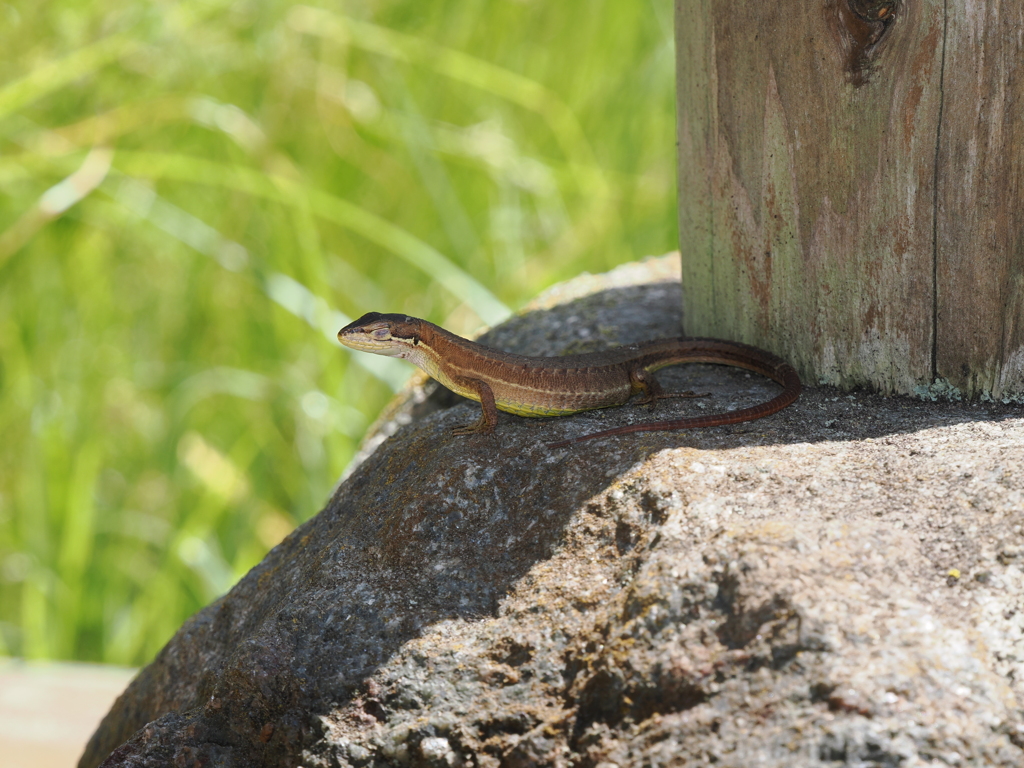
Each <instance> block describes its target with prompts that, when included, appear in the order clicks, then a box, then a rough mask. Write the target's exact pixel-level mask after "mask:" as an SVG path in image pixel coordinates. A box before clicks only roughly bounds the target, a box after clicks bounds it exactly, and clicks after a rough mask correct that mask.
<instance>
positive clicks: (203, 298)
mask: <svg viewBox="0 0 1024 768" xmlns="http://www.w3.org/2000/svg"><path fill="white" fill-rule="evenodd" d="M126 6H127V7H126ZM0 50H3V52H4V54H3V56H0V654H12V655H22V656H26V657H30V658H61V659H83V660H101V661H107V662H116V663H122V664H141V663H144V662H146V661H147V660H148V659H150V658H151V657H152V656H153V654H154V653H155V652H156V651H157V650H159V648H160V647H161V646H162V645H163V643H164V642H166V640H167V639H168V637H169V636H170V635H171V634H172V633H173V632H174V631H175V630H176V629H177V627H178V626H179V625H180V624H181V622H182V621H184V620H185V619H186V618H187V617H188V616H189V615H190V614H191V613H193V612H194V611H196V610H197V609H199V608H200V607H202V606H203V605H204V604H206V603H208V602H209V601H210V600H212V599H214V598H215V597H217V596H218V595H220V594H223V593H224V592H225V591H226V590H227V589H228V588H229V587H230V586H231V585H232V584H233V583H234V581H235V580H237V579H238V578H239V577H240V576H241V575H242V574H244V573H245V572H246V571H247V570H248V569H249V568H251V567H252V566H253V565H254V564H255V563H256V562H258V561H259V559H260V558H261V557H262V555H263V554H264V553H265V552H266V550H267V549H268V548H269V547H271V546H273V545H274V544H275V543H276V542H277V541H279V540H280V539H281V538H282V537H283V536H284V535H285V534H286V533H287V532H288V530H290V529H291V528H292V527H293V526H294V525H296V524H297V523H299V522H301V521H302V520H304V519H306V518H308V517H310V516H311V515H312V514H315V513H316V511H317V510H318V509H319V508H320V507H321V506H322V504H323V503H324V501H325V499H326V498H327V496H328V495H329V493H330V491H331V488H332V485H333V484H334V482H335V481H336V479H337V478H338V476H339V475H340V474H341V472H342V471H343V469H344V467H345V466H346V464H347V463H348V462H349V460H350V458H351V457H352V455H353V452H354V450H355V449H356V447H357V445H358V441H359V438H360V436H361V435H362V433H363V431H364V429H365V428H366V426H367V424H368V423H369V422H370V421H371V420H372V419H373V417H374V415H375V414H376V413H377V412H378V411H379V410H380V409H381V407H382V406H383V405H384V403H385V402H386V400H387V399H388V397H389V396H390V394H391V392H392V391H393V389H395V388H396V387H397V386H399V385H400V383H401V382H402V380H403V379H404V377H405V376H406V375H407V373H408V371H407V370H406V369H405V368H403V367H402V366H401V364H400V363H396V362H395V361H387V360H383V359H378V358H372V359H357V358H355V357H350V356H349V354H348V353H347V352H345V351H343V350H342V349H341V348H340V347H339V346H338V344H337V342H336V341H335V340H334V334H335V333H336V331H337V329H338V328H339V327H340V325H341V324H343V323H344V322H347V320H348V319H349V318H352V317H356V316H359V315H360V314H362V313H364V312H366V311H370V310H378V311H395V312H407V313H410V314H414V315H418V316H422V317H426V318H429V319H431V320H433V321H435V322H438V323H441V324H443V325H446V326H447V327H449V328H451V329H452V330H455V331H456V332H463V333H469V332H472V331H474V330H475V329H476V328H478V327H479V326H480V325H481V324H490V323H494V322H497V321H499V320H501V319H502V318H503V317H504V316H506V315H507V314H508V312H509V309H508V308H515V307H517V306H519V305H521V304H522V303H523V302H524V301H525V300H527V299H528V298H530V297H531V296H533V295H534V294H535V293H536V292H537V291H538V290H539V289H541V288H543V287H544V286H546V285H548V284H550V283H552V282H555V281H557V280H561V279H564V278H566V277H569V276H571V275H574V274H576V273H579V272H581V271H583V270H592V271H599V270H604V269H606V268H608V267H609V266H611V265H613V264H615V263H619V262H622V261H627V260H630V259H633V258H637V257H640V256H643V255H646V254H650V253H661V252H664V251H667V250H670V249H672V248H674V247H675V242H676V233H675V211H674V208H675V195H674V184H675V170H674V162H675V161H674V157H675V153H674V146H675V137H674V125H675V121H674V105H673V74H672V73H673V58H674V57H673V48H672V38H671V3H670V2H668V0H657V1H656V2H650V3H646V2H637V3H604V2H597V1H594V0H582V1H581V0H562V2H558V3H544V2H539V1H537V0H490V1H487V2H484V1H482V0H461V1H460V2H453V1H452V0H416V1H415V2H410V1H409V0H365V1H363V2H358V3H357V2H323V3H320V4H318V5H316V4H314V5H298V4H291V3H285V2H280V1H279V0H265V1H264V2H259V3H257V2H251V1H250V2H247V1H246V0H241V1H239V0H231V2H228V1H227V0H201V1H197V0H187V1H186V2H169V1H159V2H142V3H131V4H125V3H119V2H114V1H113V0H94V1H93V2H63V3H28V2H17V3H14V4H11V3H6V4H4V3H0ZM364 357H368V356H364ZM388 363H394V365H388Z"/></svg>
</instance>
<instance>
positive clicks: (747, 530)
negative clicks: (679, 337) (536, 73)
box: [80, 260, 1024, 768]
mask: <svg viewBox="0 0 1024 768" xmlns="http://www.w3.org/2000/svg"><path fill="white" fill-rule="evenodd" d="M668 268H669V267H668V266H667V262H665V261H664V260H662V261H654V262H647V263H645V264H644V265H642V266H636V265H633V266H631V267H629V268H627V269H623V270H618V271H616V272H615V273H611V274H610V275H608V276H604V277H603V278H587V279H586V280H584V281H583V283H584V284H585V286H586V289H587V290H597V291H599V292H597V293H594V294H592V295H590V296H587V297H584V298H578V294H579V293H580V292H581V291H580V290H579V287H578V286H579V284H577V286H576V287H570V288H568V289H564V290H562V291H560V292H556V294H554V295H552V296H549V297H547V299H546V300H545V301H542V302H541V303H540V305H541V306H545V307H547V308H546V309H543V310H540V311H539V312H538V313H533V314H530V315H527V316H524V317H520V318H516V319H515V320H513V321H511V322H510V323H508V324H507V325H506V326H503V327H502V328H500V329H497V330H496V331H494V332H492V334H491V336H490V339H489V340H490V342H491V343H494V344H495V345H497V346H501V347H504V348H507V349H514V350H516V351H520V352H526V353H535V354H547V353H555V352H562V351H585V350H587V349H594V348H600V347H602V346H610V345H614V344H617V343H625V342H629V341H634V340H639V339H643V338H653V337H656V336H659V335H672V334H674V333H675V332H676V329H677V328H678V323H679V315H678V309H677V307H678V286H677V285H676V284H674V283H671V282H667V283H666V282H657V283H654V284H648V285H631V283H636V282H642V281H643V280H645V279H651V276H652V275H653V276H655V277H658V276H661V277H664V276H665V271H666V269H668ZM584 292H585V291H584ZM567 296H568V297H570V298H572V297H576V299H577V300H576V301H575V302H574V303H572V304H568V305H563V306H558V305H557V302H558V301H559V300H561V299H564V298H566V297H567ZM661 378H662V380H663V381H664V382H665V383H666V384H668V385H669V386H671V387H678V388H693V389H709V390H711V391H713V392H714V393H715V396H714V397H712V398H710V399H709V400H708V401H678V402H676V401H669V402H668V403H662V404H659V408H658V414H657V417H658V418H667V417H670V416H673V415H677V414H682V413H683V412H694V411H698V410H699V409H701V408H705V409H715V410H720V409H724V408H732V407H738V406H742V405H744V404H747V403H749V402H752V401H753V400H754V399H757V398H764V397H765V396H766V395H768V394H770V393H771V392H772V391H774V389H775V385H773V384H769V383H766V382H763V381H761V380H760V379H759V378H758V377H756V376H749V375H747V374H746V373H744V372H742V371H736V370H733V369H726V368H720V367H715V366H689V367H686V368H679V369H673V370H672V371H666V372H664V375H661ZM413 395H414V396H410V397H408V398H406V400H405V401H404V405H402V406H401V407H397V408H396V409H395V411H394V412H393V414H392V415H393V416H394V417H395V421H392V422H390V426H388V425H381V429H380V432H381V433H382V434H385V433H389V432H394V435H393V436H392V437H391V438H390V439H388V440H386V442H383V444H380V442H381V438H377V439H375V440H371V441H370V442H369V443H368V450H367V456H366V457H365V458H364V460H363V461H362V463H361V464H359V465H358V467H357V468H356V469H355V470H354V471H352V472H351V474H350V475H349V476H348V478H347V479H346V481H345V482H344V483H343V484H342V485H341V486H340V487H339V489H338V491H337V492H336V493H335V495H334V497H333V498H332V499H331V500H330V502H329V504H328V505H327V507H326V509H325V510H324V511H323V512H321V513H320V514H319V515H318V516H317V517H315V518H313V519H312V520H310V521H309V522H308V523H306V524H305V525H303V526H302V527H301V528H299V529H298V530H296V531H295V532H294V533H293V534H292V535H291V536H290V537H289V538H288V539H287V540H286V541H284V542H283V543H282V544H281V545H280V546H278V547H277V548H275V549H274V550H273V551H272V552H271V553H270V554H269V555H268V556H267V558H266V560H264V562H263V563H261V564H260V565H259V566H257V567H256V568H255V569H253V571H252V572H251V573H249V574H248V575H247V576H246V577H245V578H244V579H243V580H242V581H241V582H240V583H239V584H238V585H237V586H236V587H235V588H234V589H233V590H232V591H231V592H230V593H229V594H228V595H227V596H225V597H224V598H223V599H221V600H219V601H218V602H216V603H214V604H213V605H211V606H209V607H208V608H206V609H205V610H203V611H201V612H200V613H199V614H197V615H196V616H195V617H194V618H193V619H191V620H190V621H189V622H188V623H187V624H186V625H185V626H184V627H183V628H182V629H181V630H180V632H179V633H178V634H177V636H175V638H174V639H173V640H172V641H171V642H170V643H168V645H167V647H166V648H165V649H164V650H163V651H162V652H161V654H160V655H159V656H158V658H157V659H156V660H155V661H154V662H153V663H152V664H151V665H150V666H149V667H147V668H146V669H145V670H143V672H142V673H141V674H140V676H139V677H138V679H136V680H135V681H134V682H133V684H132V685H131V686H130V687H129V689H128V690H127V691H126V693H125V694H124V696H123V697H122V698H121V699H120V700H119V701H118V703H117V704H116V705H115V707H114V709H113V710H112V711H111V713H110V714H109V715H108V717H107V718H106V720H105V721H104V723H103V725H102V726H101V728H100V729H99V731H98V732H97V733H96V735H95V736H94V738H93V741H92V743H91V745H90V747H89V749H88V750H87V752H86V754H85V756H84V757H83V758H82V761H81V763H80V765H81V766H83V767H91V766H94V765H97V764H99V763H100V762H101V761H103V760H104V758H106V757H107V755H108V754H109V753H110V752H111V750H114V751H113V754H110V756H109V758H107V760H106V762H105V763H104V764H105V765H108V766H157V765H160V766H165V765H176V766H192V765H196V766H198V765H216V766H252V765H269V766H291V765H304V766H310V767H311V768H312V767H314V766H315V767H317V768H319V767H321V766H323V767H327V766H330V767H331V768H337V767H339V766H349V765H351V766H355V767H356V768H364V767H372V766H409V767H411V768H418V767H420V766H423V767H431V768H444V767H448V768H458V767H459V766H480V767H481V768H492V767H494V768H497V767H498V766H503V767H504V768H528V767H531V766H545V765H559V766H561V765H574V766H584V767H585V768H614V766H634V765H635V766H655V765H657V766H671V765H675V766H688V765H704V764H708V765H710V764H714V765H719V766H735V767H736V768H741V767H742V768H750V767H751V766H778V767H779V768H782V767H783V766H785V767H787V768H789V767H792V766H819V765H820V766H824V765H828V766H836V765H848V766H897V765H899V766H947V765H958V766H1019V765H1022V764H1024V749H1022V747H1024V716H1022V711H1021V705H1022V702H1024V612H1022V611H1021V607H1022V606H1021V603H1022V596H1024V572H1022V566H1024V535H1022V525H1024V481H1022V479H1021V478H1024V418H1022V412H1021V408H1020V407H1019V406H1007V405H1001V404H993V403H987V404H980V405H972V406H965V405H961V404H956V403H925V402H920V401H913V400H908V399H900V398H890V399H886V398H882V397H878V396H875V395H868V394H863V393H854V394H850V395H847V394H842V393H839V392H836V391H834V390H829V389H817V390H813V389H812V390H809V391H808V392H806V393H805V395H804V396H803V397H802V398H801V400H800V401H799V402H798V403H797V404H796V405H795V406H794V407H792V408H790V409H787V410H786V411H784V412H783V413H781V414H778V415H777V416H774V417H771V418H769V419H766V420H762V421H759V422H752V423H747V424H740V425H736V426H732V427H721V428H716V429H709V430H704V431H699V432H697V431H695V432H687V433H661V434H659V433H649V434H644V435H635V436H627V437H625V438H620V439H617V440H609V441H604V442H594V443H585V444H581V445H579V446H576V447H574V448H571V449H563V450H558V451H551V450H549V449H548V448H546V447H545V445H544V441H550V440H555V439H559V438H562V437H566V436H569V435H571V434H582V433H585V432H590V431H594V430H595V429H598V428H604V427H607V426H611V425H613V424H620V423H624V422H625V421H627V420H630V419H642V420H646V419H650V418H654V417H653V416H652V415H651V414H650V413H649V411H648V410H647V409H645V408H639V407H627V408H625V409H615V410H612V411H605V412H600V413H595V414H587V415H580V416H576V417H570V418H564V419H558V420H527V419H519V418H515V417H511V416H507V415H504V414H503V415H502V417H501V421H500V424H499V431H498V434H497V435H496V436H494V437H486V436H473V437H468V438H453V437H451V436H450V435H449V431H450V430H451V429H452V428H453V427H454V426H457V425H460V424H463V423H467V422H469V421H472V420H473V419H475V418H476V412H475V409H476V408H477V407H478V406H476V405H475V404H474V405H470V404H462V405H458V406H457V407H453V408H448V409H441V410H437V402H438V401H439V400H440V399H442V398H440V397H439V396H436V395H432V396H429V397H424V396H422V395H420V396H415V393H413ZM403 424H404V425H403ZM396 425H398V426H396ZM133 734H134V735H133ZM122 742H125V743H124V744H123V745H122V746H118V745H119V744H121V743H122Z"/></svg>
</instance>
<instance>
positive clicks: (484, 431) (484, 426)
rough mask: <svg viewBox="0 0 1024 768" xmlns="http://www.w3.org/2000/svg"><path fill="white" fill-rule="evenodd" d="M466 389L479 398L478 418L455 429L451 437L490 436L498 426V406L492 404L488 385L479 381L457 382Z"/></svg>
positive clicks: (491, 395) (491, 393)
mask: <svg viewBox="0 0 1024 768" xmlns="http://www.w3.org/2000/svg"><path fill="white" fill-rule="evenodd" d="M459 383H460V384H462V385H464V386H465V387H466V388H467V389H471V390H473V391H474V392H476V393H477V394H478V395H479V396H480V410H481V413H480V418H479V419H477V420H476V421H474V422H473V423H472V424H466V425H465V426H463V427H457V428H455V429H453V430H452V434H453V435H477V434H481V435H490V434H492V433H493V432H494V427H495V426H496V425H497V424H498V406H497V405H495V403H494V392H492V391H491V387H490V385H488V384H487V382H486V381H482V380H480V379H463V380H462V381H460V382H459Z"/></svg>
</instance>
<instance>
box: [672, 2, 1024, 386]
mask: <svg viewBox="0 0 1024 768" xmlns="http://www.w3.org/2000/svg"><path fill="white" fill-rule="evenodd" d="M676 8H677V16H676V18H677V21H676V27H677V57H678V92H679V176H680V192H679V207H680V240H681V248H682V252H683V286H684V316H685V326H686V327H685V331H686V332H687V333H690V334H694V335H712V336H724V337H727V338H734V339H738V340H743V341H747V342H749V343H753V344H756V345H758V346H763V347H766V348H769V349H771V350H773V351H774V352H776V353H778V354H781V355H783V356H785V357H787V358H788V359H790V360H791V361H792V362H793V363H794V364H795V365H797V367H798V368H799V370H800V371H801V373H802V374H803V376H804V377H805V378H806V379H807V380H808V381H811V382H815V381H817V382H823V383H829V384H835V385H838V386H841V387H853V386H868V387H871V388H875V389H878V390H880V391H882V392H887V393H895V392H902V393H912V392H915V391H919V392H920V391H921V390H922V388H928V387H930V386H932V385H933V384H934V382H935V381H936V380H937V379H945V380H947V381H948V384H950V385H952V386H953V387H955V388H957V389H958V390H959V391H960V392H962V393H963V394H964V395H967V396H972V397H973V396H979V395H983V394H988V395H990V396H993V397H1004V396H1008V395H1014V394H1024V370H1022V364H1024V232H1022V230H1024V211H1022V206H1021V202H1020V192H1021V175H1022V173H1024V148H1022V144H1021V141H1022V140H1024V135H1022V132H1024V128H1022V124H1021V121H1022V119H1024V86H1022V84H1021V78H1020V76H1019V75H1018V74H1017V70H1018V69H1019V67H1020V66H1021V63H1022V62H1024V55H1022V49H1021V40H1022V37H1021V35H1022V32H1021V30H1022V29H1024V19H1022V18H1021V14H1022V13H1024V11H1022V9H1021V5H1020V3H1013V4H1011V3H1009V2H999V1H998V0H988V1H987V2H983V1H982V0H979V1H978V2H968V3H967V8H963V7H953V5H952V4H950V7H949V8H948V9H947V8H946V7H945V4H944V3H943V2H941V0H923V1H921V2H895V1H894V0H883V1H882V2H879V1H878V0H826V1H825V2H823V3H821V4H817V5H816V4H807V3H806V2H797V0H778V1H777V2H773V3H733V2H727V1H726V0H677V4H676Z"/></svg>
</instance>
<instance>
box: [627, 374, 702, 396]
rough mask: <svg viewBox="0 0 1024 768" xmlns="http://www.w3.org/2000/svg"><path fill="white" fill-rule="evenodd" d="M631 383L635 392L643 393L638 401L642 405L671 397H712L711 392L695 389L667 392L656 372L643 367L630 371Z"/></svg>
mask: <svg viewBox="0 0 1024 768" xmlns="http://www.w3.org/2000/svg"><path fill="white" fill-rule="evenodd" d="M629 383H630V386H631V387H632V388H633V392H634V393H635V394H639V395H641V397H640V399H639V400H638V401H637V402H638V403H640V405H654V404H655V403H656V402H657V401H658V400H666V399H668V398H670V397H710V396H711V393H710V392H704V393H702V394H697V393H696V392H694V391H693V390H687V391H686V392H666V391H665V390H664V389H663V388H662V386H661V384H659V383H658V380H657V379H655V378H654V374H652V373H650V372H649V371H647V370H645V369H643V368H636V369H634V370H632V371H630V372H629Z"/></svg>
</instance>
